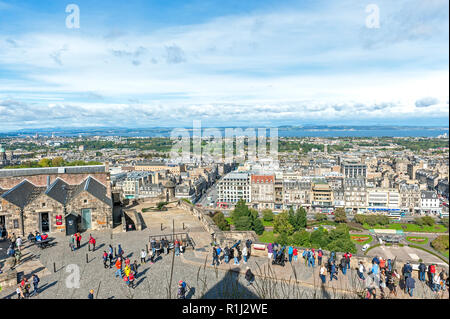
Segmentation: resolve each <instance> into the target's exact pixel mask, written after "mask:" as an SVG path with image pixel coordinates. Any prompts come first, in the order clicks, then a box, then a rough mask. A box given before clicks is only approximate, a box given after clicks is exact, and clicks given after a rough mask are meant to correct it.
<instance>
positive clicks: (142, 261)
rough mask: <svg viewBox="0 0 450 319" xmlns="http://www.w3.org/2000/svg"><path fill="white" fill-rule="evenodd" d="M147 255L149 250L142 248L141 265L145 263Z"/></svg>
mask: <svg viewBox="0 0 450 319" xmlns="http://www.w3.org/2000/svg"><path fill="white" fill-rule="evenodd" d="M146 257H147V252H146V251H145V249H142V250H141V265H142V264H145V258H146Z"/></svg>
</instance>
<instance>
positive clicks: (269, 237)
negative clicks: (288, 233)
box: [258, 231, 277, 243]
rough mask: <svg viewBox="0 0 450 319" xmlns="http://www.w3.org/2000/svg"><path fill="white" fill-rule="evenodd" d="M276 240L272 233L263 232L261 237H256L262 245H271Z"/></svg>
mask: <svg viewBox="0 0 450 319" xmlns="http://www.w3.org/2000/svg"><path fill="white" fill-rule="evenodd" d="M276 238H277V235H275V234H274V233H273V231H264V233H263V234H262V235H261V236H258V239H259V241H260V242H263V243H273V242H274V241H275V239H276Z"/></svg>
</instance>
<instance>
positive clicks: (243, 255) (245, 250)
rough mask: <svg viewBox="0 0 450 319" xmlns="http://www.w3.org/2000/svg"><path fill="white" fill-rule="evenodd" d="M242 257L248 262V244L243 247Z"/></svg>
mask: <svg viewBox="0 0 450 319" xmlns="http://www.w3.org/2000/svg"><path fill="white" fill-rule="evenodd" d="M242 257H243V258H244V264H246V263H247V258H248V248H247V246H244V248H243V249H242Z"/></svg>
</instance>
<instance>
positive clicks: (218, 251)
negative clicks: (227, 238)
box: [216, 245, 222, 265]
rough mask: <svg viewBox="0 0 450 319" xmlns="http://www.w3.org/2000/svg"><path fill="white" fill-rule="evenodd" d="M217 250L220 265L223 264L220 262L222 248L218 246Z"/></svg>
mask: <svg viewBox="0 0 450 319" xmlns="http://www.w3.org/2000/svg"><path fill="white" fill-rule="evenodd" d="M216 250H217V261H218V262H219V265H220V264H221V262H220V259H221V256H220V254H221V253H222V248H220V246H219V245H217V246H216Z"/></svg>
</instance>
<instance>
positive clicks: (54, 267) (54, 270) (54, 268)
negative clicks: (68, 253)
mask: <svg viewBox="0 0 450 319" xmlns="http://www.w3.org/2000/svg"><path fill="white" fill-rule="evenodd" d="M53 272H56V263H53Z"/></svg>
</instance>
